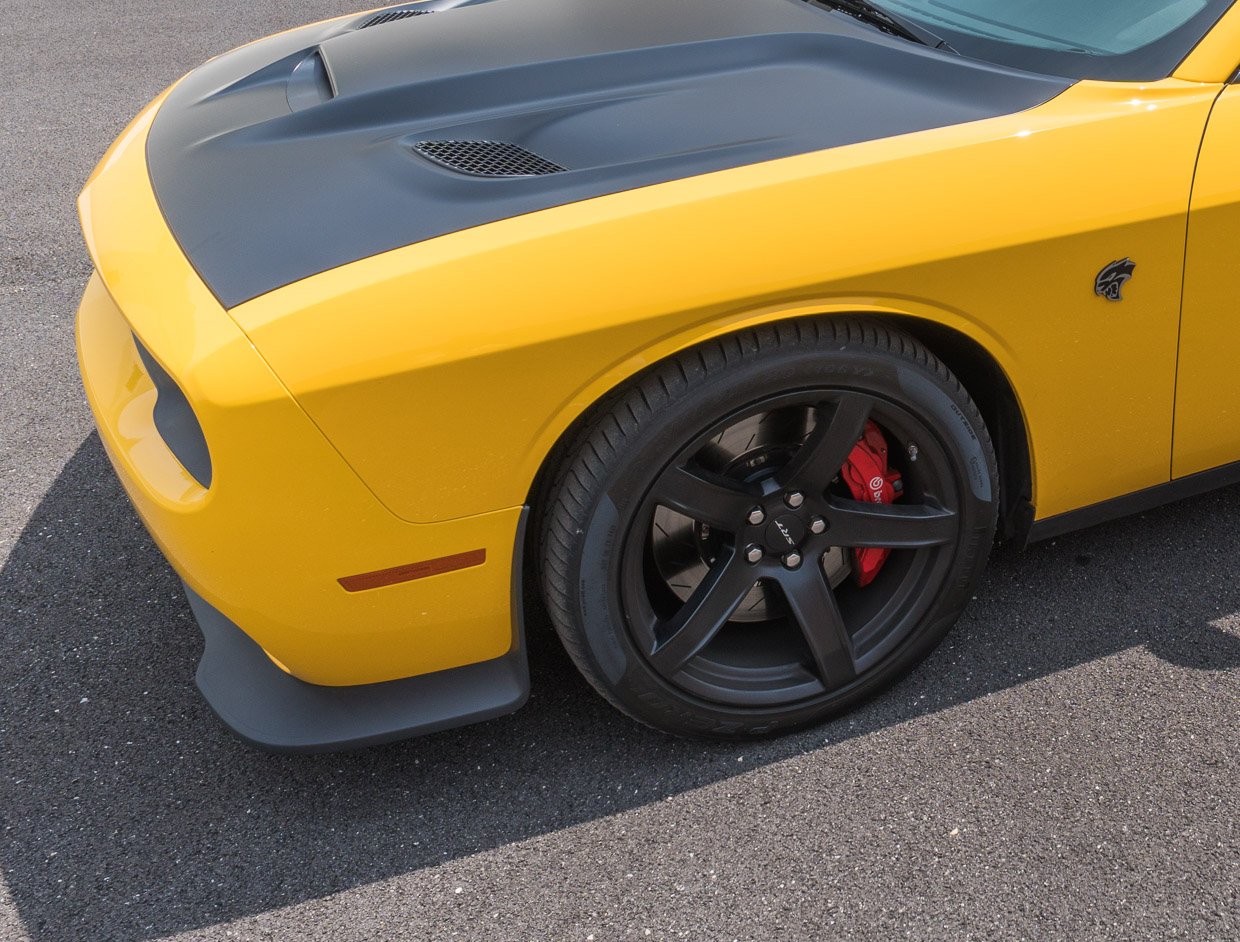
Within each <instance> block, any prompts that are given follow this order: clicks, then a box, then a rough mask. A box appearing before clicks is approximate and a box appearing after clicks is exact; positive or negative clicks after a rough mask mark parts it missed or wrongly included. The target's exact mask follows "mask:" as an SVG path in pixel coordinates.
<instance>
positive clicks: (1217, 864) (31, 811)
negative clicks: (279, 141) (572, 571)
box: [0, 0, 1240, 942]
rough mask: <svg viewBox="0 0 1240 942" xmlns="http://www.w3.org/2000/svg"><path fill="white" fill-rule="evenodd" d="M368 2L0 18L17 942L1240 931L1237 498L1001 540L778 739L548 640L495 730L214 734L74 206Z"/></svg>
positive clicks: (0, 325) (2, 367)
mask: <svg viewBox="0 0 1240 942" xmlns="http://www.w3.org/2000/svg"><path fill="white" fill-rule="evenodd" d="M348 9H351V8H350V7H348V6H345V5H341V4H338V3H334V2H324V0H319V2H307V3H292V2H279V3H239V2H235V0H229V2H222V3H211V4H178V3H171V2H168V0H121V2H116V3H108V4H100V3H86V2H82V0H77V2H73V3H57V4H24V3H16V2H13V0H4V3H3V9H2V11H0V78H2V80H3V87H2V90H0V116H2V118H3V120H2V121H0V189H2V196H3V199H2V200H0V825H2V827H3V833H2V834H0V939H4V940H9V939H13V940H25V939H29V940H34V942H52V940H128V939H143V940H145V939H156V938H166V937H176V938H179V939H308V940H310V939H313V940H317V939H323V940H329V939H330V940H333V942H344V940H354V939H357V940H361V939H418V940H420V939H427V940H440V939H450V938H464V939H487V940H509V939H511V940H526V939H529V940H576V939H580V940H587V939H596V940H600V942H602V940H608V939H679V938H687V939H703V940H728V939H755V940H757V939H776V940H782V939H835V938H838V939H846V940H868V939H874V940H893V939H906V938H907V939H917V940H933V939H944V940H970V939H977V940H991V939H996V940H998V939H1003V940H1009V939H1010V940H1022V939H1027V940H1036V942H1052V940H1065V942H1085V940H1094V939H1116V940H1120V939H1122V940H1146V939H1149V940H1154V939H1159V940H1162V939H1191V940H1235V939H1237V938H1240V906H1238V904H1237V887H1238V885H1240V849H1238V845H1237V826H1236V817H1237V810H1238V808H1240V785H1238V782H1240V735H1238V734H1240V717H1238V707H1240V582H1238V577H1240V527H1238V526H1237V522H1238V521H1240V489H1230V490H1226V491H1221V492H1218V493H1215V494H1212V495H1209V496H1206V497H1202V498H1199V499H1196V500H1192V501H1189V502H1187V503H1183V504H1179V505H1176V506H1173V507H1169V508H1166V509H1163V510H1159V511H1156V512H1152V513H1148V514H1145V515H1144V516H1141V517H1139V518H1135V519H1131V520H1128V521H1124V522H1120V523H1114V524H1109V525H1106V526H1103V527H1099V528H1096V529H1094V530H1091V531H1088V532H1084V533H1080V534H1077V535H1073V536H1070V537H1066V538H1061V539H1059V540H1057V541H1055V542H1053V543H1048V544H1043V545H1038V546H1035V547H1033V548H1032V549H1030V550H1028V551H1026V552H1023V553H1016V552H1014V551H1011V550H1002V551H1000V552H999V553H998V555H997V557H996V559H995V560H994V563H993V565H992V567H991V570H990V573H989V576H988V577H987V579H986V580H985V582H984V584H983V585H982V586H981V588H980V589H979V591H978V597H977V599H976V600H975V602H974V603H973V605H972V606H971V608H970V609H969V611H968V613H967V614H966V616H965V618H964V620H963V621H962V622H961V624H960V626H959V627H958V629H957V630H956V631H955V632H954V634H953V635H952V636H951V637H950V639H949V640H948V642H947V643H946V644H945V645H944V646H943V648H941V649H940V651H939V652H938V653H937V654H936V655H935V656H934V657H933V658H932V659H931V660H930V661H929V662H928V663H927V664H926V665H925V666H924V667H923V668H921V669H920V670H918V671H917V672H916V673H915V674H914V675H912V676H911V677H910V678H908V679H907V680H906V681H904V682H903V683H901V684H900V685H899V686H898V687H897V688H896V689H895V690H894V691H892V692H891V693H890V694H888V695H887V696H885V697H883V698H882V699H880V700H877V701H875V702H874V703H872V704H870V705H869V706H866V707H865V708H863V709H861V710H859V711H858V712H856V713H854V714H853V715H851V716H849V717H846V718H844V719H841V720H839V721H836V722H833V723H830V724H828V725H826V726H823V727H821V728H819V729H815V730H812V731H810V732H806V733H802V734H799V735H795V736H792V737H788V738H784V739H779V740H775V741H772V742H767V743H763V744H761V745H751V746H745V747H743V748H738V747H734V746H720V745H702V744H698V743H689V742H683V741H679V740H673V739H670V738H667V737H665V736H662V735H660V734H658V733H655V732H652V731H650V730H647V729H644V728H642V727H639V726H636V725H634V724H633V723H631V722H630V721H628V720H626V719H625V718H623V717H622V716H620V715H618V714H616V713H615V712H613V711H612V710H611V709H610V708H609V707H607V706H606V705H605V704H603V703H602V702H600V701H599V700H598V699H597V698H596V697H595V696H593V695H592V694H591V692H590V691H589V690H588V689H587V688H586V686H585V685H584V683H583V682H582V681H580V680H579V679H578V678H577V676H576V675H575V674H574V672H573V669H572V667H571V665H570V664H569V662H568V661H567V659H566V658H565V656H564V655H563V654H562V653H561V652H560V651H559V649H558V648H557V646H556V644H555V642H554V639H553V638H551V637H550V635H549V632H548V630H547V629H546V627H545V624H543V623H542V621H541V620H540V619H539V618H538V617H537V616H535V617H534V618H533V619H532V625H531V635H532V637H531V649H532V656H533V659H534V667H533V696H532V699H531V702H530V704H529V705H528V706H527V707H526V708H525V709H524V710H523V711H521V712H520V713H518V714H516V715H514V716H511V717H508V718H506V719H503V720H500V721H497V722H493V723H489V724H485V725H482V726H478V727H474V728H470V729H464V730H460V731H456V732H449V733H443V734H440V735H437V736H433V737H430V738H426V739H422V740H417V741H413V742H408V743H403V744H398V745H394V746H390V747H384V748H380V749H373V750H368V751H364V752H358V753H352V754H346V755H336V756H325V757H324V756H320V757H293V758H290V757H278V756H271V755H265V754H263V753H259V752H255V751H253V750H251V749H249V748H247V747H245V746H243V745H241V744H240V743H238V742H236V741H235V740H233V739H232V738H231V737H230V736H229V735H228V734H227V733H226V732H225V731H224V730H223V729H222V728H221V727H220V726H219V725H218V723H217V722H216V721H215V720H214V718H213V717H212V715H211V714H210V711H209V710H208V708H207V707H206V705H205V704H204V703H203V702H202V700H201V699H200V698H199V696H198V694H197V692H196V689H195V687H194V684H193V671H194V666H195V663H196V660H197V656H198V653H199V650H200V647H201V640H200V637H199V635H198V632H197V630H196V628H195V627H194V625H193V622H192V621H191V619H190V616H189V613H188V610H187V608H186V605H185V602H184V600H183V598H182V596H181V594H180V591H179V587H178V583H177V581H176V579H175V578H174V577H173V574H172V572H171V571H170V570H169V569H168V567H167V566H166V564H165V563H164V562H163V561H162V560H161V558H160V557H159V555H158V553H157V552H156V550H155V549H154V547H153V545H152V544H151V542H150V540H149V539H148V538H147V537H146V535H145V534H144V532H143V530H142V529H141V527H140V526H139V524H138V523H137V521H136V519H135V517H134V515H133V512H132V511H131V509H130V508H129V506H128V504H127V503H126V502H125V499H124V496H123V494H122V492H121V490H120V488H119V486H118V485H117V483H116V482H115V480H114V479H113V477H112V475H111V473H110V470H109V468H108V466H107V462H106V459H105V458H104V456H103V453H102V450H101V448H100V445H99V441H98V439H97V437H96V436H95V435H94V434H92V431H91V421H90V417H89V414H88V411H87V409H86V406H85V404H84V402H83V397H82V393H81V390H80V387H79V384H78V379H77V373H76V367H75V363H74V349H73V330H72V325H73V311H74V307H75V303H76V300H77V297H78V296H79V294H80V292H81V289H82V287H83V285H84V283H85V281H86V279H87V277H88V275H89V271H90V264H89V261H88V259H87V257H86V254H85V251H84V250H83V247H82V244H81V239H80V236H79V234H78V230H77V226H76V221H75V218H74V210H73V201H74V197H75V196H76V193H77V191H78V189H79V188H80V186H81V184H82V182H83V180H84V179H85V177H86V175H87V174H88V173H89V171H90V168H91V166H92V165H93V164H94V162H95V161H96V159H97V158H98V157H99V156H100V155H101V154H102V153H103V151H104V149H105V148H106V146H107V145H108V143H109V142H110V141H111V140H112V139H113V138H114V137H115V136H116V135H117V134H118V133H119V132H120V131H121V129H122V128H123V127H124V126H125V124H126V123H127V122H128V120H129V118H130V117H131V116H132V115H133V114H134V113H135V112H136V111H137V110H138V109H139V108H140V107H141V106H142V105H143V104H144V103H145V102H146V101H148V100H149V99H151V98H152V97H154V96H155V95H156V94H157V93H158V92H159V91H160V90H161V89H162V88H163V87H164V86H166V85H167V84H169V83H170V82H171V81H173V80H174V79H175V78H176V77H177V76H178V75H180V74H181V73H182V72H184V71H186V70H187V69H189V68H191V67H192V66H194V65H195V64H197V63H199V62H201V61H202V60H204V59H206V58H207V57H208V56H210V55H213V54H215V53H218V52H220V51H223V50H225V49H227V48H229V47H231V46H234V45H237V44H239V43H241V42H244V41H247V40H249V39H251V38H254V37H256V36H259V35H262V34H266V33H269V32H273V31H275V30H278V29H282V28H285V27H288V26H292V25H296V24H297V23H300V22H305V21H309V20H312V19H317V18H320V17H323V16H327V15H332V14H334V13H338V12H345V11H346V10H348ZM1087 444H1088V442H1087V441H1086V442H1085V443H1083V447H1087ZM1122 460H1123V456H1122V455H1099V456H1098V462H1099V464H1100V466H1105V465H1106V464H1108V463H1110V462H1116V461H1122Z"/></svg>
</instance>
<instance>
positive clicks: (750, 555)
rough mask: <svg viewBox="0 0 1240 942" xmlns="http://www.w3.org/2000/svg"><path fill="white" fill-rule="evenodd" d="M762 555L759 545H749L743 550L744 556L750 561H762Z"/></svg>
mask: <svg viewBox="0 0 1240 942" xmlns="http://www.w3.org/2000/svg"><path fill="white" fill-rule="evenodd" d="M764 555H765V554H764V553H763V552H762V547H761V546H751V547H749V549H747V550H745V558H746V559H747V560H749V561H750V562H751V563H760V562H762V557H763V556H764Z"/></svg>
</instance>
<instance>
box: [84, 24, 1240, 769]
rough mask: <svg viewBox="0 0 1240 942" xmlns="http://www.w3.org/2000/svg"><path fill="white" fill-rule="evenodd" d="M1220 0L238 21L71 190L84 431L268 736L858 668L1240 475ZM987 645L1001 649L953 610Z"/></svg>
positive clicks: (231, 721) (1235, 95)
mask: <svg viewBox="0 0 1240 942" xmlns="http://www.w3.org/2000/svg"><path fill="white" fill-rule="evenodd" d="M1238 65H1240V8H1238V9H1232V2H1231V0H1174V2H1170V0H1095V2H1093V3H1089V4H1083V3H1079V2H1074V3H1068V2H1063V3H1060V2H1049V0H1038V2H1033V0H1028V2H1023V0H1022V2H1014V0H882V2H875V3H870V2H864V0H815V2H806V0H624V2H617V0H430V2H424V3H417V4H408V5H404V6H398V7H391V8H387V9H384V10H379V11H371V12H368V13H362V14H357V15H353V16H348V17H343V18H339V19H335V20H331V21H328V22H324V23H319V24H316V25H313V26H308V27H305V28H302V29H296V30H293V31H291V32H287V33H283V34H280V35H278V36H275V37H271V38H269V39H265V40H262V41H261V42H256V43H253V44H251V45H248V46H245V47H243V48H241V49H238V50H236V51H234V52H231V53H228V54H227V55H223V56H220V57H218V58H216V59H213V60H211V61H210V62H208V63H206V64H205V65H203V66H201V67H200V68H198V69H197V70H195V71H194V72H191V73H190V74H189V75H188V76H187V77H185V78H184V79H182V80H181V81H180V82H179V83H177V84H176V85H174V86H173V87H172V88H171V89H170V90H169V91H168V92H166V93H164V95H162V96H161V97H160V98H159V99H158V100H156V101H155V102H154V103H153V104H151V105H150V106H149V107H148V108H147V109H146V110H145V111H144V112H143V113H142V114H141V115H140V116H139V117H138V118H137V119H136V120H135V121H134V122H133V124H132V125H131V126H130V127H129V128H128V129H127V130H126V131H125V132H124V133H123V135H122V136H121V137H120V139H119V140H118V141H117V142H116V143H115V144H114V145H113V147H112V148H111V149H110V150H109V151H108V153H107V155H106V156H105V157H104V158H103V161H102V162H101V163H100V165H99V167H98V169H97V170H96V171H95V172H94V174H93V175H92V176H91V178H90V180H89V182H88V183H87V185H86V188H85V191H84V192H83V194H82V196H81V200H80V212H81V220H82V227H83V230H84V232H85V237H86V242H87V245H88V248H89V250H90V253H91V257H92V259H93V261H94V265H95V270H96V272H95V274H94V276H93V277H92V278H91V280H90V283H89V285H88V286H87V288H86V293H85V297H84V298H83V300H82V304H81V308H80V310H79V313H78V354H79V359H80V362H81V369H82V375H83V379H84V383H85V388H86V392H87V395H88V398H89V401H90V404H91V406H92V408H93V411H94V414H95V418H96V420H97V422H98V426H99V430H100V435H101V438H102V440H103V442H104V444H105V446H106V448H107V451H108V453H109V455H110V457H111V459H112V462H113V463H114V465H115V467H116V470H117V473H118V474H119V476H120V478H121V480H122V481H123V483H124V485H125V488H126V490H127V491H128V493H129V496H130V497H131V498H132V500H133V503H134V505H135V506H136V508H137V510H138V513H139V514H140V515H141V517H142V519H143V520H144V521H145V523H146V525H147V527H148V529H149V530H150V532H151V534H152V535H153V537H154V539H155V540H156V542H157V543H158V544H159V546H160V547H161V549H162V550H163V552H164V554H165V555H166V556H167V557H168V559H169V561H170V562H171V564H172V566H173V567H174V568H175V569H176V571H177V573H178V574H179V575H180V577H181V578H182V580H183V581H184V583H185V585H186V590H187V594H188V597H189V602H190V605H191V607H192V609H193V611H194V613H195V615H196V617H197V619H198V621H199V623H200V625H201V627H202V631H203V633H204V635H205V637H206V647H205V653H204V655H203V658H202V662H201V664H200V666H199V669H198V684H199V686H200V688H201V690H202V692H203V693H204V694H205V696H206V698H207V699H208V700H209V701H210V703H211V705H212V707H213V708H214V709H215V711H216V712H217V713H218V714H219V715H220V717H221V718H222V719H223V720H224V722H225V723H226V724H227V725H228V726H230V727H231V728H232V729H234V730H235V731H236V732H237V733H238V734H239V735H241V736H242V737H243V738H245V739H247V740H249V741H251V742H253V743H255V744H259V745H262V746H265V747H268V748H272V749H285V750H314V749H332V748H343V747H350V746H358V745H364V744H369V743H376V742H382V741H386V740H391V739H395V738H399V737H404V736H411V735H416V734H421V733H427V732H431V731H434V730H439V729H444V728H447V727H451V726H455V725H459V724H463V723H468V722H473V721H477V720H483V719H486V718H489V717H494V716H498V715H501V714H504V713H508V712H511V711H513V710H516V709H517V708H518V707H519V706H520V705H521V704H522V703H523V702H524V700H525V698H526V695H527V691H528V685H529V682H528V671H527V663H526V652H525V649H524V645H523V630H524V629H523V614H524V612H525V611H526V609H528V608H531V607H534V606H538V605H544V606H545V609H546V612H547V614H548V616H549V619H550V621H551V622H552V623H553V624H554V626H555V628H556V630H557V631H558V633H559V634H560V636H561V637H562V639H563V642H564V644H565V646H566V648H567V649H568V652H569V654H570V655H571V656H572V658H573V660H574V661H575V662H576V663H577V665H578V666H579V667H580V669H581V671H582V673H583V674H584V675H585V677H586V678H587V679H588V680H589V681H590V683H592V684H593V685H594V686H595V687H596V688H597V689H598V690H599V692H600V693H601V694H602V695H603V696H605V697H606V698H607V699H608V700H610V701H611V702H612V703H614V704H615V705H616V706H617V707H619V708H620V709H621V710H623V711H624V712H625V713H627V714H629V715H630V716H632V717H635V718H637V719H639V720H642V721H644V722H646V723H648V724H651V725H653V726H655V727H658V728H660V729H663V730H667V731H669V732H672V733H677V734H685V735H703V736H709V737H748V736H755V735H761V734H768V733H775V732H779V731H783V730H787V729H791V728H794V727H798V726H802V725H804V724H808V723H812V722H815V721H818V720H820V719H821V718H823V717H825V716H827V715H829V714H832V713H834V712H838V711H840V710H842V709H845V708H847V707H850V706H852V705H855V704H856V703H858V702H859V701H860V700H861V699H862V698H865V697H867V696H870V695H872V694H874V693H876V692H877V691H879V690H881V689H883V688H884V687H886V686H888V685H890V684H891V683H892V682H893V681H894V680H895V679H897V678H898V677H899V676H900V675H902V674H903V673H905V672H906V671H908V670H909V669H910V668H912V667H913V666H914V665H916V664H917V663H918V662H919V661H920V660H922V659H923V658H924V657H925V656H926V655H927V654H928V652H929V651H930V650H931V649H932V648H933V647H934V646H935V645H936V644H937V643H938V641H939V640H940V639H941V638H942V636H943V635H944V633H945V632H946V631H947V630H948V628H949V627H950V626H951V624H952V623H953V622H954V621H955V620H956V619H957V617H958V616H959V614H960V612H961V610H962V609H963V608H964V606H965V605H966V604H967V603H968V601H969V599H970V598H971V595H972V593H973V591H974V587H975V585H976V584H977V581H978V577H979V575H980V574H981V572H982V569H983V566H984V564H985V561H986V558H987V554H988V551H989V549H990V547H991V545H992V543H993V541H994V540H995V538H996V535H998V536H1000V537H1006V538H1009V539H1015V540H1036V539H1040V538H1044V537H1048V536H1052V535H1055V534H1060V533H1063V532H1065V531H1068V530H1070V529H1072V528H1075V527H1080V526H1084V525H1087V524H1090V523H1094V522H1096V521H1100V520H1103V519H1106V518H1109V517H1113V516H1116V515H1120V514H1124V513H1130V512H1134V511H1139V510H1142V509H1145V508H1148V507H1150V506H1153V505H1155V504H1157V503H1160V502H1163V501H1166V500H1170V499H1172V498H1175V497H1179V496H1184V495H1188V494H1192V493H1196V492H1200V491H1203V490H1206V489H1209V488H1212V487H1216V486H1219V485H1222V484H1226V483H1230V482H1233V481H1236V480H1240V381H1238V380H1237V376H1238V372H1237V367H1236V357H1237V351H1238V350H1240V315H1238V313H1237V309H1236V301H1235V286H1234V285H1235V283H1234V282H1233V281H1232V278H1231V276H1232V274H1234V271H1233V265H1234V264H1235V263H1234V259H1233V255H1234V246H1235V241H1236V237H1237V235H1240V173H1237V171H1236V169H1235V168H1236V165H1237V161H1238V160H1240V91H1238V90H1237V89H1236V88H1235V87H1234V86H1233V85H1232V84H1231V82H1232V79H1233V78H1234V77H1235V75H1236V72H1237V66H1238ZM996 630H1001V629H999V628H996Z"/></svg>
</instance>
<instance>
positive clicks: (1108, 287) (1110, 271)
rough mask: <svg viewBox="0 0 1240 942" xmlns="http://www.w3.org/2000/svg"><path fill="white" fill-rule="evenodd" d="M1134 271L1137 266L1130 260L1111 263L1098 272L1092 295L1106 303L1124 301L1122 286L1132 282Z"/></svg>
mask: <svg viewBox="0 0 1240 942" xmlns="http://www.w3.org/2000/svg"><path fill="white" fill-rule="evenodd" d="M1136 270H1137V265H1136V263H1135V262H1134V261H1133V260H1132V259H1130V258H1125V259H1122V260H1120V261H1118V262H1112V263H1111V264H1110V265H1108V266H1107V267H1106V268H1104V269H1102V271H1100V272H1098V278H1097V280H1096V281H1095V282H1094V294H1096V295H1098V297H1100V298H1106V299H1107V300H1108V301H1122V300H1124V294H1123V291H1124V285H1126V284H1128V282H1129V281H1131V280H1132V273H1133V272H1134V271H1136Z"/></svg>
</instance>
